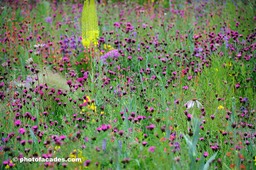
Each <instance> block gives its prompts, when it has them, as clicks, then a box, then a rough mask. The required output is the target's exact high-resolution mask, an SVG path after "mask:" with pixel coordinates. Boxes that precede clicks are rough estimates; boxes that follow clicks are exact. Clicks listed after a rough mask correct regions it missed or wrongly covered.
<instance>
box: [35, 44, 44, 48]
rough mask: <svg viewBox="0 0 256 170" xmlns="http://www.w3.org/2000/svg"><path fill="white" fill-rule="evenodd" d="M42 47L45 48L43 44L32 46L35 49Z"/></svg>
mask: <svg viewBox="0 0 256 170" xmlns="http://www.w3.org/2000/svg"><path fill="white" fill-rule="evenodd" d="M44 46H45V44H36V45H34V47H35V48H40V47H44Z"/></svg>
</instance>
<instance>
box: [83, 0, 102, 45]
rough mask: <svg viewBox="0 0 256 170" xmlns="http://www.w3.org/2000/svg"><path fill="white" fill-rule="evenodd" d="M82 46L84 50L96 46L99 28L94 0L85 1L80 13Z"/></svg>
mask: <svg viewBox="0 0 256 170" xmlns="http://www.w3.org/2000/svg"><path fill="white" fill-rule="evenodd" d="M81 22H82V44H83V46H84V47H85V48H88V47H90V46H91V45H94V46H97V44H98V37H99V26H98V18H97V10H96V6H95V1H94V0H85V1H84V7H83V12H82V21H81Z"/></svg>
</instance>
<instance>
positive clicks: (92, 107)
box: [88, 103, 96, 112]
mask: <svg viewBox="0 0 256 170" xmlns="http://www.w3.org/2000/svg"><path fill="white" fill-rule="evenodd" d="M88 108H89V109H91V110H93V111H94V112H96V106H95V104H94V103H92V104H91V105H89V106H88Z"/></svg>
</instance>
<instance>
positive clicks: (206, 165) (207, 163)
mask: <svg viewBox="0 0 256 170" xmlns="http://www.w3.org/2000/svg"><path fill="white" fill-rule="evenodd" d="M217 153H218V152H216V153H215V154H214V155H212V156H211V157H210V159H209V160H208V161H207V162H206V163H205V165H204V169H203V170H208V168H209V166H210V163H211V162H212V161H213V160H214V159H215V157H216V155H217Z"/></svg>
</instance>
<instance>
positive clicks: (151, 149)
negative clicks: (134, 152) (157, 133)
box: [148, 146, 156, 152]
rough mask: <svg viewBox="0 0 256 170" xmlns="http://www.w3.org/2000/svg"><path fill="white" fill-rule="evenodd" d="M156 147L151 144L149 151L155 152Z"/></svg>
mask: <svg viewBox="0 0 256 170" xmlns="http://www.w3.org/2000/svg"><path fill="white" fill-rule="evenodd" d="M155 149H156V147H155V146H150V147H149V148H148V151H149V152H155Z"/></svg>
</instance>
